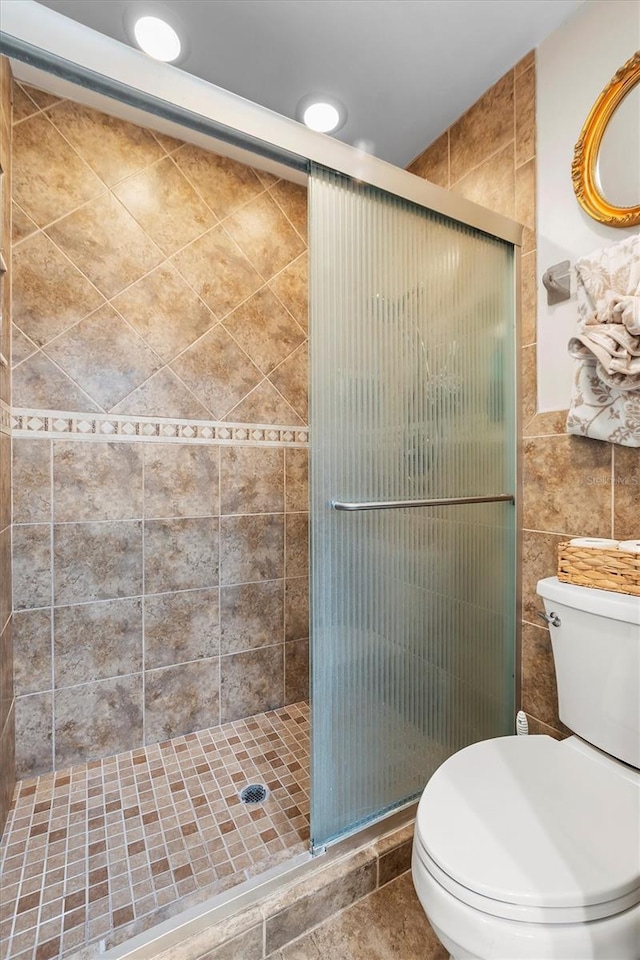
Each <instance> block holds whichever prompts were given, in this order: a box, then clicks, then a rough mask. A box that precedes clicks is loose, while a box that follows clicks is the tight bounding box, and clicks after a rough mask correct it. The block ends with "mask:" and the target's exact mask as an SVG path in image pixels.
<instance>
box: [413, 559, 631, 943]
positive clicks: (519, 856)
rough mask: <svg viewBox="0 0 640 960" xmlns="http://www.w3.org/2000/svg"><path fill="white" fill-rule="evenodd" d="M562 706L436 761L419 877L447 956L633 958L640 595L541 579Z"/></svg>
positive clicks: (417, 857) (416, 869)
mask: <svg viewBox="0 0 640 960" xmlns="http://www.w3.org/2000/svg"><path fill="white" fill-rule="evenodd" d="M538 593H539V595H540V596H541V597H542V599H543V601H544V606H545V610H546V618H547V620H548V622H549V626H550V631H551V642H552V647H553V655H554V661H555V668H556V677H557V683H558V700H559V715H560V719H561V720H562V721H563V723H564V724H565V725H566V726H567V727H568V728H569V729H570V730H571V731H573V733H574V736H570V737H568V738H567V739H565V740H562V741H558V740H554V739H552V738H551V737H547V736H519V737H517V736H512V737H499V738H497V739H494V740H485V741H482V742H480V743H475V744H473V745H472V746H470V747H466V748H465V749H464V750H460V751H459V752H458V753H456V754H454V755H453V756H452V757H450V758H449V759H448V760H446V761H445V762H444V763H443V764H442V766H441V767H439V768H438V770H436V772H435V773H434V775H433V776H432V778H431V779H430V781H429V783H428V784H427V786H426V788H425V790H424V792H423V794H422V798H421V800H420V803H419V806H418V813H417V818H416V829H415V835H414V842H413V858H412V873H413V882H414V886H415V889H416V892H417V894H418V897H419V899H420V902H421V904H422V907H423V909H424V911H425V913H426V915H427V917H428V919H429V921H430V923H431V926H432V927H433V929H434V931H435V932H436V934H437V936H438V937H439V938H440V940H441V941H442V943H443V944H444V946H445V947H446V949H447V950H448V951H449V953H450V954H451V958H452V960H552V958H553V960H590V958H594V960H596V958H597V960H639V958H640V598H637V597H631V596H627V595H624V594H618V593H611V592H608V591H604V590H594V589H591V588H588V587H578V586H574V585H573V584H567V583H561V582H560V581H559V580H558V579H557V578H556V577H550V578H548V579H545V580H541V581H540V582H539V583H538Z"/></svg>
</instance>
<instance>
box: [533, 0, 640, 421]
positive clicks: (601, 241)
mask: <svg viewBox="0 0 640 960" xmlns="http://www.w3.org/2000/svg"><path fill="white" fill-rule="evenodd" d="M638 49H640V0H587V2H586V3H585V4H584V5H583V6H582V7H580V9H579V10H578V12H577V13H576V14H574V15H573V16H572V17H571V18H570V19H569V20H567V22H566V23H564V24H563V25H562V26H561V27H560V28H559V29H558V30H556V31H555V32H554V33H552V34H551V35H550V36H549V37H548V38H547V39H546V40H544V41H543V43H542V44H541V45H540V46H539V47H538V50H537V135H538V143H537V176H538V196H537V217H538V239H537V244H538V410H539V411H541V412H543V411H547V410H564V409H566V408H567V407H568V405H569V397H570V390H571V380H572V376H573V370H574V363H575V361H574V360H573V359H572V358H571V357H570V356H569V354H568V353H567V341H568V339H569V337H570V336H572V334H573V332H574V330H575V323H576V295H575V290H576V283H575V274H573V271H572V278H571V290H572V297H571V300H567V301H565V302H564V303H559V304H556V305H555V306H553V307H549V306H547V294H546V290H545V289H544V287H543V286H542V281H541V277H542V274H543V273H544V271H545V270H546V269H547V267H549V266H551V265H552V264H554V263H558V262H559V261H561V260H570V261H571V265H572V267H573V264H574V263H575V261H576V259H577V258H578V257H580V256H583V255H584V254H588V253H591V252H592V251H594V250H598V249H599V248H601V247H604V246H607V245H608V244H609V243H613V242H614V241H616V240H621V239H622V237H623V236H624V235H626V234H629V233H634V232H637V228H631V229H627V230H620V229H616V228H613V227H606V226H604V225H603V224H601V223H598V222H597V221H595V220H592V219H591V217H589V216H587V214H586V213H585V212H584V211H583V210H582V207H580V206H579V204H578V201H577V200H576V198H575V194H574V192H573V185H572V182H571V161H572V159H573V148H574V146H575V142H576V140H577V139H578V136H579V135H580V130H581V129H582V125H583V123H584V121H585V120H586V117H587V114H588V113H589V110H590V109H591V107H592V105H593V103H594V101H595V100H596V98H597V97H598V94H599V93H600V92H601V90H602V89H603V87H605V86H606V84H607V83H608V82H609V80H610V79H611V78H612V77H613V75H614V73H615V72H616V70H617V69H618V68H619V67H620V66H622V64H623V63H624V62H625V61H626V60H628V59H629V57H630V56H632V54H633V53H634V52H635V51H636V50H638ZM629 161H630V162H632V163H635V164H638V165H640V157H638V156H635V157H629ZM639 199H640V198H636V202H637V201H638V200H639Z"/></svg>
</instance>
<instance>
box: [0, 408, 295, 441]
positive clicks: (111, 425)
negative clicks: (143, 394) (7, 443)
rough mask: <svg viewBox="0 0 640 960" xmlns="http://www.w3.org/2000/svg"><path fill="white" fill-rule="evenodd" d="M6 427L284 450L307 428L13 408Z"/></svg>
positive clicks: (19, 432) (34, 433)
mask: <svg viewBox="0 0 640 960" xmlns="http://www.w3.org/2000/svg"><path fill="white" fill-rule="evenodd" d="M3 416H4V411H3ZM10 423H11V432H12V435H13V436H14V437H19V438H21V439H24V438H25V437H34V438H37V437H40V438H43V437H47V438H49V439H53V440H71V439H74V440H126V441H131V440H144V441H147V440H150V441H160V442H163V443H166V442H176V443H187V442H194V443H242V444H260V445H263V444H264V445H267V446H275V445H278V446H288V447H300V446H305V445H306V444H307V443H308V442H309V429H308V427H287V426H280V425H272V424H256V423H222V422H218V421H214V420H179V419H173V418H164V417H135V418H133V417H115V416H110V415H109V414H88V415H82V414H78V413H69V412H66V411H59V410H24V409H14V410H13V411H12V413H11V417H10Z"/></svg>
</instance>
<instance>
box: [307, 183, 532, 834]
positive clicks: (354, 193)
mask: <svg viewBox="0 0 640 960" xmlns="http://www.w3.org/2000/svg"><path fill="white" fill-rule="evenodd" d="M310 251H311V304H312V313H311V357H312V368H311V369H312V372H311V384H312V392H311V397H312V409H311V424H312V441H311V442H312V458H311V459H312V470H311V484H312V494H311V496H312V569H313V574H312V677H313V679H312V809H311V831H312V843H313V844H314V846H316V847H318V846H321V845H323V844H324V843H326V842H327V841H329V840H331V839H334V838H336V837H338V836H341V835H343V834H345V833H348V832H349V831H351V830H353V829H355V828H356V827H358V826H359V825H361V824H363V823H366V822H367V821H368V820H372V819H374V818H376V817H378V816H379V815H381V814H382V813H384V812H385V811H388V810H391V809H393V808H394V807H396V806H399V805H400V804H402V803H404V802H405V801H406V800H408V799H409V798H411V797H414V796H416V795H417V794H418V793H419V792H420V791H421V790H422V788H423V787H424V785H425V783H426V781H427V780H428V778H429V776H430V775H431V773H432V772H433V771H434V770H435V769H436V767H437V766H438V765H439V764H440V763H441V762H442V761H443V760H444V759H446V757H448V756H449V755H450V754H451V753H453V752H454V751H455V750H457V749H459V748H460V747H462V746H464V745H466V744H468V743H471V742H473V741H475V740H479V739H483V738H486V737H492V736H498V735H502V734H506V733H509V732H510V731H511V729H512V725H513V712H514V692H513V690H514V649H515V642H514V638H515V576H514V573H515V543H516V529H515V527H516V525H515V508H514V493H515V462H516V452H515V423H514V419H515V409H516V404H515V372H514V360H515V350H514V335H515V308H514V251H513V247H512V246H511V245H509V244H506V243H504V242H503V241H500V240H497V239H495V238H493V237H491V236H488V235H486V234H483V233H481V232H479V231H477V230H475V229H473V228H470V227H467V226H463V225H461V224H458V223H456V222H453V221H450V220H447V219H446V218H444V217H442V216H440V215H437V214H434V213H432V212H430V211H428V210H426V209H424V208H421V207H416V206H414V205H412V204H411V203H409V202H407V201H404V200H400V199H399V198H397V197H394V196H391V195H389V194H385V193H383V192H381V191H377V190H376V189H374V188H372V187H369V186H366V185H363V184H358V183H355V182H353V181H351V180H348V179H346V178H343V177H341V176H340V175H338V174H336V173H334V172H331V171H328V170H325V169H323V168H320V167H316V168H314V169H313V171H312V175H311V177H310ZM425 501H426V502H425ZM434 501H435V503H434Z"/></svg>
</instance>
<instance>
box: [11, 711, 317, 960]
mask: <svg viewBox="0 0 640 960" xmlns="http://www.w3.org/2000/svg"><path fill="white" fill-rule="evenodd" d="M256 782H258V783H264V784H265V785H266V786H267V787H268V789H269V796H268V798H267V800H266V801H265V802H264V804H262V805H260V806H256V807H251V806H247V805H245V804H243V803H242V802H241V801H240V798H239V791H240V790H242V788H243V787H244V786H246V785H247V784H249V783H256ZM308 838H309V710H308V705H307V704H306V703H297V704H289V705H288V706H286V707H282V708H280V709H278V710H273V711H270V712H268V713H262V714H258V715H256V716H254V717H248V718H247V719H245V720H238V721H234V722H232V723H227V724H224V725H223V726H220V727H214V728H211V729H208V730H202V731H199V732H198V733H193V734H189V735H188V736H184V737H178V738H176V739H174V740H168V741H165V742H164V743H160V744H153V745H151V746H149V747H144V748H141V749H139V750H134V751H132V752H129V753H123V754H119V755H118V756H115V757H108V758H106V759H104V760H97V761H93V762H91V763H89V764H86V765H82V766H76V767H72V768H70V769H69V770H64V771H58V772H56V773H54V774H49V775H47V776H43V777H39V778H38V779H36V780H23V781H21V782H20V783H19V784H18V785H17V787H16V795H15V797H14V803H13V806H12V809H11V811H10V814H9V820H8V822H7V827H6V830H5V834H4V837H3V841H2V845H1V846H0V869H1V870H2V885H1V894H0V897H1V900H0V903H1V910H2V913H1V915H0V956H1V957H2V960H5V958H10V960H52V958H55V957H61V956H68V955H70V954H72V953H75V952H76V951H80V950H82V949H83V948H85V947H86V946H87V945H89V944H96V946H97V944H98V943H99V941H101V940H105V941H106V946H107V947H109V946H112V945H114V944H115V943H117V942H121V941H122V940H124V939H127V938H128V937H129V936H133V935H134V934H135V933H139V932H141V931H142V930H145V929H147V928H148V927H150V926H152V925H154V924H155V923H158V922H159V921H160V920H164V919H167V917H169V916H172V915H174V914H176V913H178V912H180V911H181V910H183V909H186V908H187V907H188V906H192V905H193V904H195V903H199V902H202V901H203V900H206V899H208V898H210V897H212V896H214V895H216V894H217V893H220V892H222V891H223V890H226V889H228V888H230V887H232V886H235V885H236V884H238V883H241V882H242V881H244V880H246V879H248V878H250V877H252V876H255V875H256V874H258V873H261V872H263V871H264V870H266V869H268V868H269V867H271V866H274V865H275V864H277V863H279V862H281V861H282V860H284V859H287V858H289V857H291V856H293V855H295V854H298V853H301V852H303V851H305V850H307V849H308ZM90 952H91V953H92V952H93V951H90ZM96 952H97V951H96ZM88 955H89V954H88Z"/></svg>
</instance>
